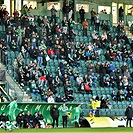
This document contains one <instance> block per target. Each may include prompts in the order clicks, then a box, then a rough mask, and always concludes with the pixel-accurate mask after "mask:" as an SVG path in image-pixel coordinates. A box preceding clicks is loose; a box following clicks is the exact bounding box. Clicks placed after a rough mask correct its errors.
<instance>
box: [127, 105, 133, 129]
mask: <svg viewBox="0 0 133 133" xmlns="http://www.w3.org/2000/svg"><path fill="white" fill-rule="evenodd" d="M125 116H127V121H126V127H128V123H129V126H130V127H131V121H132V116H133V109H132V106H131V104H130V105H128V107H127V108H126V111H125Z"/></svg>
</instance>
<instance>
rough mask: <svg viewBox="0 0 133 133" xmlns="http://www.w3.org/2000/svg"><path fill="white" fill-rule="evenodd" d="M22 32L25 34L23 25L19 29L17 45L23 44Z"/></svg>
mask: <svg viewBox="0 0 133 133" xmlns="http://www.w3.org/2000/svg"><path fill="white" fill-rule="evenodd" d="M22 34H23V30H22V29H21V26H18V29H17V45H19V46H21V44H22Z"/></svg>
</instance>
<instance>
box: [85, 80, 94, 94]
mask: <svg viewBox="0 0 133 133" xmlns="http://www.w3.org/2000/svg"><path fill="white" fill-rule="evenodd" d="M84 89H85V92H86V93H87V94H92V90H91V87H90V85H89V82H87V83H85V84H84Z"/></svg>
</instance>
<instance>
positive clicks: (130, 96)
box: [126, 90, 133, 101]
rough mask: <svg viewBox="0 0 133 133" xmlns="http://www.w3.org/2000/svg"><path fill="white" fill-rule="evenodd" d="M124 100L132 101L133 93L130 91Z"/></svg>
mask: <svg viewBox="0 0 133 133" xmlns="http://www.w3.org/2000/svg"><path fill="white" fill-rule="evenodd" d="M126 100H127V101H133V92H132V90H130V91H129V92H128V93H127V95H126Z"/></svg>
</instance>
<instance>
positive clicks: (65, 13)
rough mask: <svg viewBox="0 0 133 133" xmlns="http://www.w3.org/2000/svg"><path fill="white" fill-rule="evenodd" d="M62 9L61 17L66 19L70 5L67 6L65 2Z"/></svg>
mask: <svg viewBox="0 0 133 133" xmlns="http://www.w3.org/2000/svg"><path fill="white" fill-rule="evenodd" d="M62 10H63V17H66V20H67V21H68V19H69V11H70V7H69V6H68V4H67V3H66V4H65V5H64V6H63V9H62Z"/></svg>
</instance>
